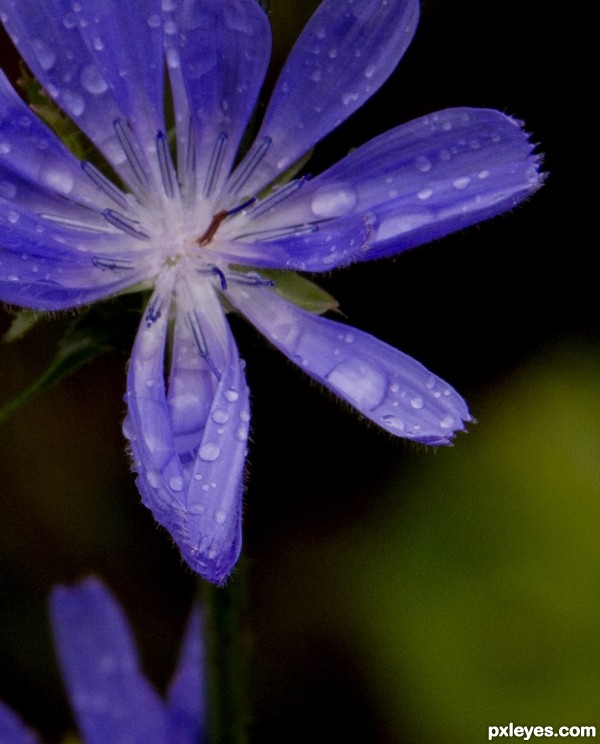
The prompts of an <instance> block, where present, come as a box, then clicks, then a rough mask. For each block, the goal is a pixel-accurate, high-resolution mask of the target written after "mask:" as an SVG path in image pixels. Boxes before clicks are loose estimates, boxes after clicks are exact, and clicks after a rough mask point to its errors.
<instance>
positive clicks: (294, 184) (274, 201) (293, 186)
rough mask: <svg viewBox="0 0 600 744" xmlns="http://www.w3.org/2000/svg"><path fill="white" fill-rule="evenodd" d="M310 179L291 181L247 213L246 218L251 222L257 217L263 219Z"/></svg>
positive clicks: (303, 178)
mask: <svg viewBox="0 0 600 744" xmlns="http://www.w3.org/2000/svg"><path fill="white" fill-rule="evenodd" d="M308 179H309V176H303V177H302V178H298V179H296V180H295V181H290V182H289V183H288V184H286V185H285V186H282V187H281V188H280V189H277V190H276V191H273V192H272V193H271V194H269V196H267V197H266V198H265V199H263V200H262V201H260V202H259V203H258V204H257V205H256V206H255V207H254V208H253V209H250V210H249V211H248V212H247V213H246V215H245V216H246V217H247V218H248V219H249V220H254V219H256V218H257V217H261V216H262V215H263V214H265V213H266V212H268V211H269V210H271V209H273V207H275V206H277V205H278V204H281V202H282V201H284V200H285V199H287V198H288V197H289V196H291V195H292V194H295V193H296V191H298V189H299V188H300V187H301V186H303V185H304V184H305V183H306V182H307V181H308Z"/></svg>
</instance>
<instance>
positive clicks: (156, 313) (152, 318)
mask: <svg viewBox="0 0 600 744" xmlns="http://www.w3.org/2000/svg"><path fill="white" fill-rule="evenodd" d="M162 308H163V300H162V297H160V296H159V295H156V296H155V297H154V298H153V299H152V302H151V303H150V304H149V305H148V309H147V310H146V316H145V318H144V320H145V323H146V328H150V327H151V326H152V325H153V324H154V323H156V321H157V320H158V319H159V318H160V317H161V315H162Z"/></svg>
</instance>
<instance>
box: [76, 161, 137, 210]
mask: <svg viewBox="0 0 600 744" xmlns="http://www.w3.org/2000/svg"><path fill="white" fill-rule="evenodd" d="M81 167H82V169H83V172H84V173H85V174H86V176H88V177H89V178H90V180H91V181H92V182H93V183H94V184H95V185H96V186H97V187H98V188H99V189H100V191H103V192H104V193H105V194H106V195H107V196H108V197H109V198H110V199H112V200H113V201H114V202H115V203H116V204H118V205H119V206H120V207H121V209H129V204H128V202H127V198H126V196H125V194H124V193H123V192H122V191H121V189H119V188H118V187H117V186H115V184H114V183H113V182H112V181H111V180H110V179H109V178H107V177H106V176H105V175H104V173H101V172H100V171H99V170H98V168H96V166H95V165H92V163H90V161H89V160H84V161H82V163H81Z"/></svg>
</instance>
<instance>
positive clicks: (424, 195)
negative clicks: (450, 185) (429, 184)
mask: <svg viewBox="0 0 600 744" xmlns="http://www.w3.org/2000/svg"><path fill="white" fill-rule="evenodd" d="M432 195H433V189H421V191H419V192H418V194H417V198H418V199H421V201H425V199H429V198H430V197H431V196H432Z"/></svg>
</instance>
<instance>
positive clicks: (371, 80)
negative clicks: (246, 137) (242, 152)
mask: <svg viewBox="0 0 600 744" xmlns="http://www.w3.org/2000/svg"><path fill="white" fill-rule="evenodd" d="M418 17H419V4H418V0H387V1H386V2H384V3H382V2H381V0H361V2H354V0H324V2H322V3H321V5H320V6H319V7H318V9H317V11H316V13H315V14H314V15H313V17H312V18H311V20H310V21H309V23H308V25H307V26H306V28H305V29H304V31H303V32H302V34H301V35H300V37H299V39H298V41H297V42H296V44H295V46H294V48H293V50H292V52H291V54H290V57H289V59H288V61H287V63H286V64H285V67H284V68H283V71H282V73H281V76H280V78H279V80H278V82H277V85H276V87H275V90H274V92H273V96H272V98H271V102H270V104H269V106H268V108H267V111H266V113H265V117H264V121H263V124H262V126H261V129H260V132H259V134H258V136H257V138H256V144H255V147H254V148H253V149H251V150H250V152H249V153H248V155H247V156H246V158H245V159H244V160H243V161H242V163H241V164H240V165H239V167H238V168H237V169H236V171H235V173H234V174H233V175H232V177H231V179H230V181H229V186H228V189H229V196H228V197H225V198H228V199H229V200H230V201H231V200H234V199H235V197H236V196H242V195H244V194H254V193H258V192H259V191H260V190H261V188H263V187H264V186H266V185H267V184H268V183H270V182H271V181H273V180H274V179H275V178H277V177H278V176H279V175H280V174H281V173H282V172H283V171H285V170H286V169H287V168H289V167H290V166H291V165H292V164H293V163H294V162H295V161H296V160H298V159H299V158H300V157H301V156H302V155H303V154H304V153H305V152H307V151H308V150H309V149H310V148H311V147H312V146H313V145H315V144H316V143H317V142H318V141H319V140H321V139H322V138H323V137H325V135H326V134H328V133H329V132H331V131H332V130H333V129H335V127H337V126H338V125H339V124H340V123H341V122H342V121H344V119H346V118H347V117H348V116H350V114H352V113H353V112H354V111H356V109H357V108H359V107H360V106H362V104H363V103H364V102H365V101H366V100H367V99H368V98H370V96H372V95H373V93H375V91H376V90H378V88H379V87H380V86H381V85H382V84H383V83H384V82H385V80H386V79H387V78H388V76H389V75H390V74H391V72H392V71H393V70H394V68H395V67H396V65H397V64H398V62H399V61H400V58H401V57H402V55H403V54H404V52H405V51H406V49H407V47H408V45H409V44H410V42H411V40H412V37H413V34H414V32H415V29H416V27H417V22H418ZM265 146H266V150H265ZM263 150H264V152H263Z"/></svg>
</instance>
